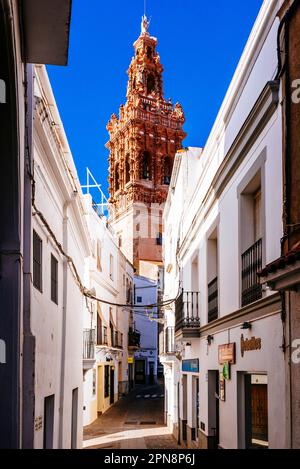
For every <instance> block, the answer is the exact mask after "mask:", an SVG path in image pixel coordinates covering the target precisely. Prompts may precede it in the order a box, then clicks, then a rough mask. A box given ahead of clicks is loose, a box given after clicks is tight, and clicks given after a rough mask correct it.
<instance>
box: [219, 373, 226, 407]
mask: <svg viewBox="0 0 300 469" xmlns="http://www.w3.org/2000/svg"><path fill="white" fill-rule="evenodd" d="M225 398H226V394H225V379H224V375H223V373H220V379H219V399H220V401H223V402H225Z"/></svg>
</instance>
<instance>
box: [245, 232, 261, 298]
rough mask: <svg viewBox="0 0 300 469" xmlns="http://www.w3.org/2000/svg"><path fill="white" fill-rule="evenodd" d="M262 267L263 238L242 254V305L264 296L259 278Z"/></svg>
mask: <svg viewBox="0 0 300 469" xmlns="http://www.w3.org/2000/svg"><path fill="white" fill-rule="evenodd" d="M261 269H262V240H261V239H259V240H258V241H257V242H256V243H255V244H253V246H251V247H250V248H249V249H247V251H246V252H245V253H244V254H242V306H246V305H249V304H250V303H253V301H257V300H259V299H260V298H262V286H261V285H260V283H259V281H258V278H257V272H259V271H260V270H261Z"/></svg>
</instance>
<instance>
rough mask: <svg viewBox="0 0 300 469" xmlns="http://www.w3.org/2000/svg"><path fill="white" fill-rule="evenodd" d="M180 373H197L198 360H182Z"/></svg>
mask: <svg viewBox="0 0 300 469" xmlns="http://www.w3.org/2000/svg"><path fill="white" fill-rule="evenodd" d="M182 371H186V372H188V373H199V359H198V358H195V359H193V360H182Z"/></svg>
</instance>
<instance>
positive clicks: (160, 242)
mask: <svg viewBox="0 0 300 469" xmlns="http://www.w3.org/2000/svg"><path fill="white" fill-rule="evenodd" d="M162 241H163V238H162V233H157V235H156V244H157V246H162Z"/></svg>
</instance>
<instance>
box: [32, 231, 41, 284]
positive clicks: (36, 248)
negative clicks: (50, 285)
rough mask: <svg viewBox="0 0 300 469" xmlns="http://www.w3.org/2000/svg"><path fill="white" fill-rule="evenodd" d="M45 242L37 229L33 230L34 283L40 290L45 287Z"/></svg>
mask: <svg viewBox="0 0 300 469" xmlns="http://www.w3.org/2000/svg"><path fill="white" fill-rule="evenodd" d="M42 250H43V243H42V240H41V238H40V237H39V235H38V234H37V233H36V231H33V285H34V287H35V288H37V289H38V290H39V291H40V292H42V289H43V282H42V280H43V278H42Z"/></svg>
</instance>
